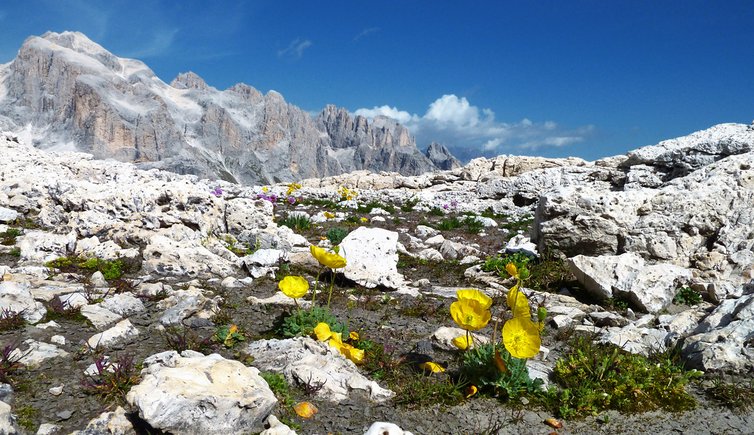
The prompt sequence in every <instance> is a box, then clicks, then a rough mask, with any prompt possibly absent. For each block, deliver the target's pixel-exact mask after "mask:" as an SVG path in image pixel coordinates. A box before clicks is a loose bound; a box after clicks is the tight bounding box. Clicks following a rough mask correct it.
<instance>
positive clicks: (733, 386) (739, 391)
mask: <svg viewBox="0 0 754 435" xmlns="http://www.w3.org/2000/svg"><path fill="white" fill-rule="evenodd" d="M706 391H707V395H708V396H709V397H710V398H712V399H713V400H714V401H716V402H718V403H719V404H721V405H723V406H725V407H727V408H729V409H733V410H737V411H748V410H750V409H752V407H754V380H751V379H749V380H748V381H738V382H728V381H726V380H725V379H723V378H722V377H718V378H715V379H713V380H712V386H711V387H710V388H708V389H707V390H706Z"/></svg>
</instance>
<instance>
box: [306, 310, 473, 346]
mask: <svg viewBox="0 0 754 435" xmlns="http://www.w3.org/2000/svg"><path fill="white" fill-rule="evenodd" d="M294 300H295V299H294ZM466 349H471V335H470V334H469V330H468V329H467V330H466Z"/></svg>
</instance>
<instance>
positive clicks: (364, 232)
mask: <svg viewBox="0 0 754 435" xmlns="http://www.w3.org/2000/svg"><path fill="white" fill-rule="evenodd" d="M340 255H342V256H343V257H344V258H345V259H346V261H347V264H346V267H345V269H343V273H344V274H345V276H346V278H348V279H350V280H353V281H355V282H356V283H358V284H359V285H362V286H364V287H367V288H374V287H377V286H382V287H387V288H390V289H397V288H399V287H400V285H401V283H402V282H403V275H401V274H400V273H398V233H396V232H395V231H388V230H385V229H382V228H368V227H359V228H357V229H356V230H354V231H352V232H351V233H349V234H348V235H347V236H346V238H345V239H343V241H342V242H341V243H340Z"/></svg>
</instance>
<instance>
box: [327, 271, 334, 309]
mask: <svg viewBox="0 0 754 435" xmlns="http://www.w3.org/2000/svg"><path fill="white" fill-rule="evenodd" d="M330 272H331V273H332V278H331V279H330V293H329V294H328V295H327V310H328V311H329V310H330V299H332V289H333V287H334V286H335V269H330Z"/></svg>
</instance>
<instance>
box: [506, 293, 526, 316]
mask: <svg viewBox="0 0 754 435" xmlns="http://www.w3.org/2000/svg"><path fill="white" fill-rule="evenodd" d="M506 302H507V303H508V306H509V307H510V309H511V311H513V317H526V318H531V312H530V309H529V299H528V298H527V297H526V295H525V294H524V293H523V292H522V291H521V290H519V289H518V286H517V285H514V286H513V287H511V289H510V290H509V291H508V297H507V298H506Z"/></svg>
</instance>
